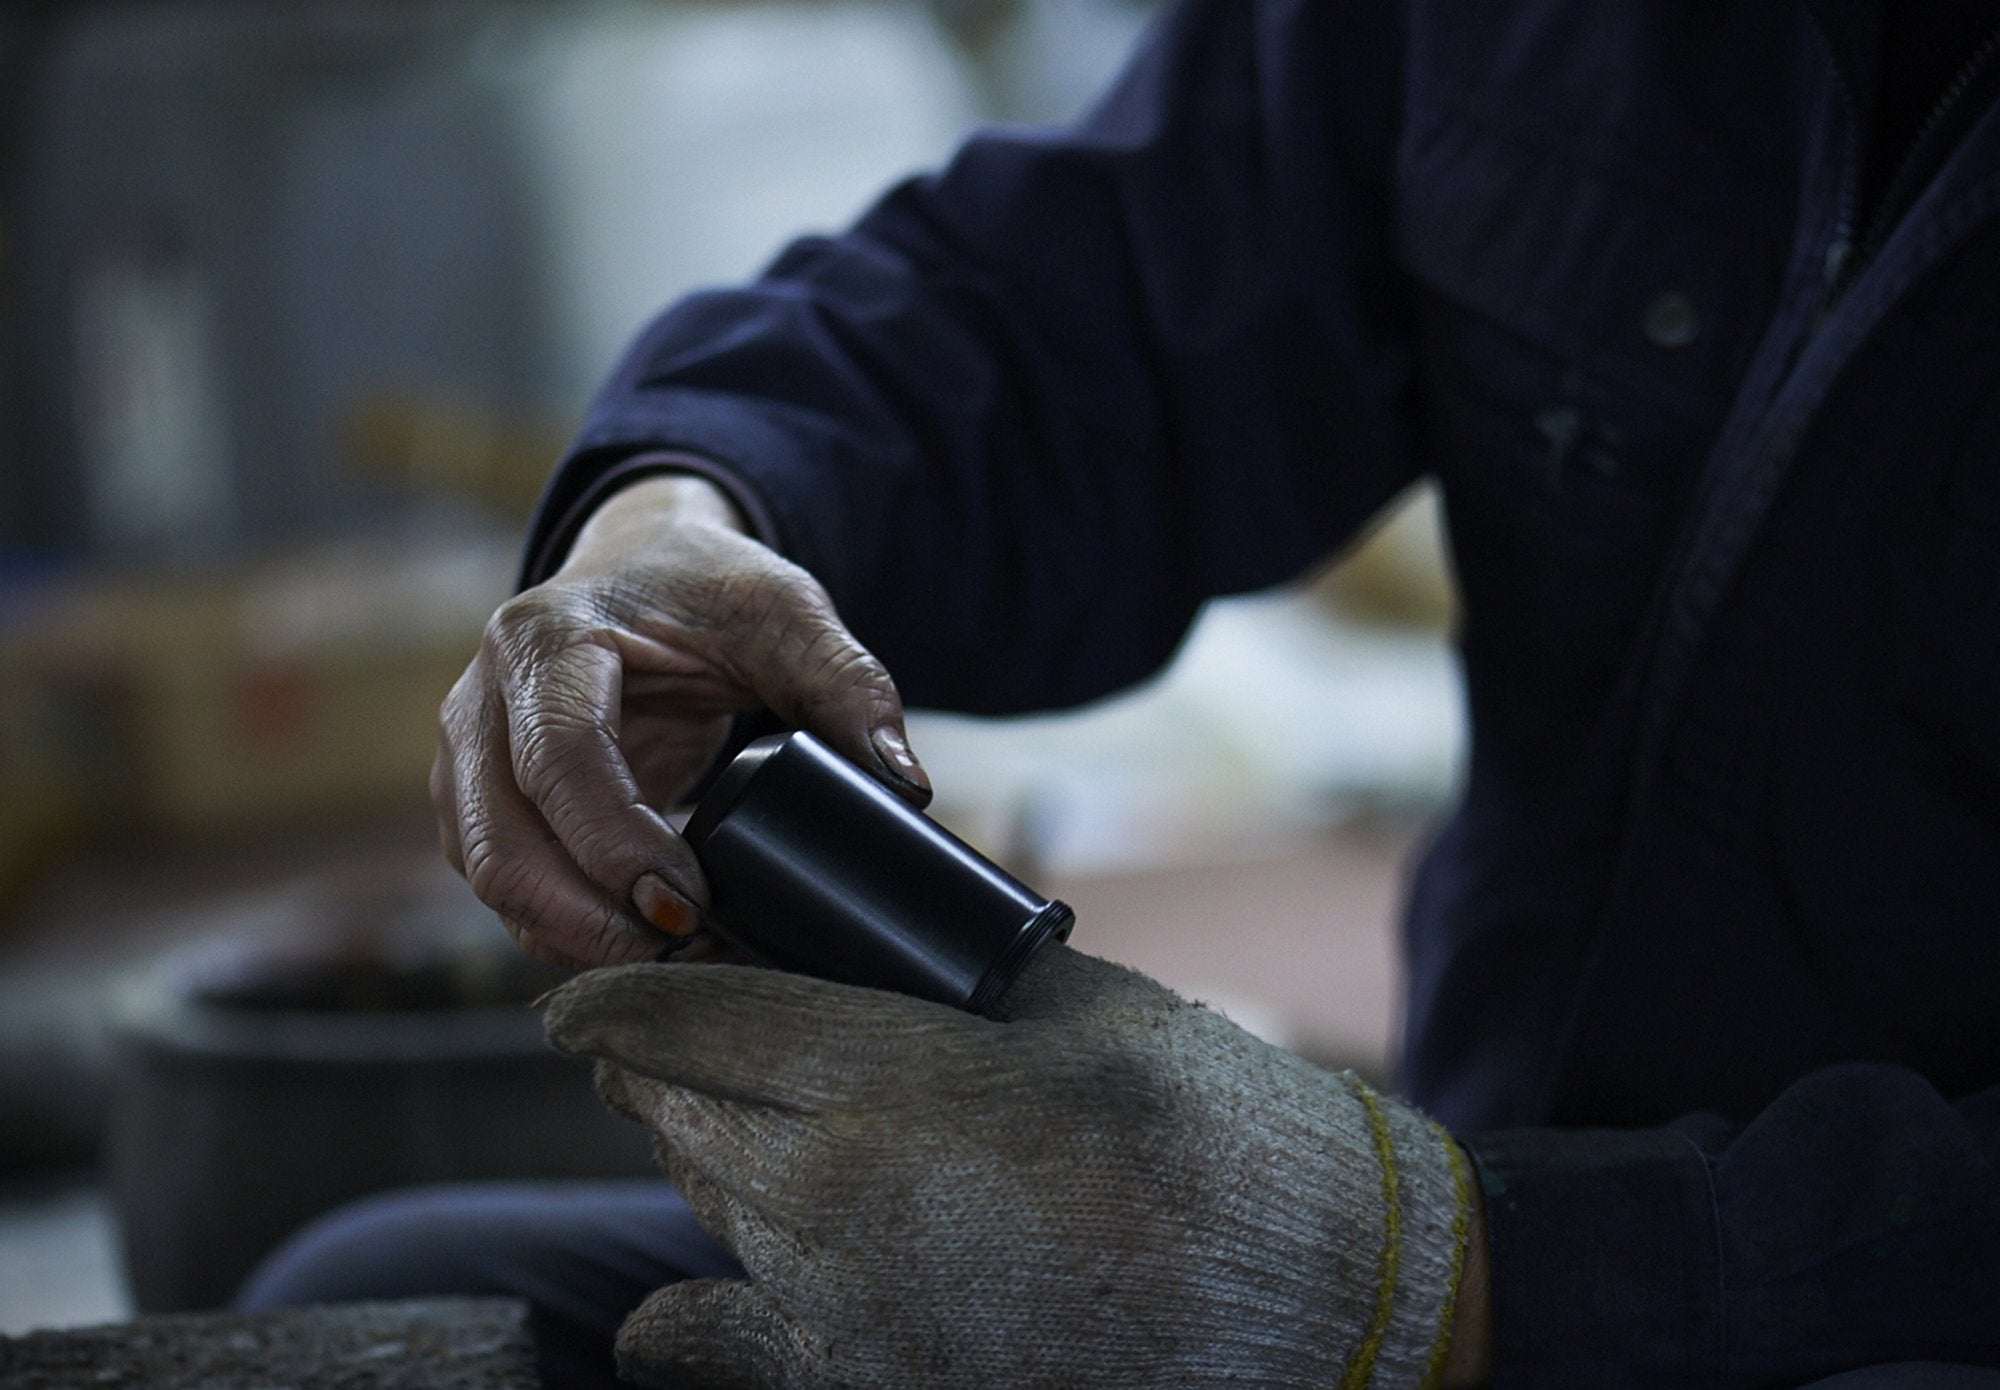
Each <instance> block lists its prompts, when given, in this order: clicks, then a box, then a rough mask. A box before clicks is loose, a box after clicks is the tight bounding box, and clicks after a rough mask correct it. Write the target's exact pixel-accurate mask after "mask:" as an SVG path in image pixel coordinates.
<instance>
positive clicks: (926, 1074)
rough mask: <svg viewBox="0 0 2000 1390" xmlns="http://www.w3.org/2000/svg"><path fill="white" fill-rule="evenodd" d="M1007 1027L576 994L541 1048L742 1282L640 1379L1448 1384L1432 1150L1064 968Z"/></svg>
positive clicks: (1370, 1113)
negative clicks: (654, 1153)
mask: <svg viewBox="0 0 2000 1390" xmlns="http://www.w3.org/2000/svg"><path fill="white" fill-rule="evenodd" d="M998 1012H999V1015H1000V1020H1001V1021H994V1020H988V1019H982V1018H978V1017H975V1016H973V1015H971V1014H965V1013H960V1012H958V1011H957V1010H954V1009H949V1008H946V1007H943V1006H941V1005H936V1004H930V1003H924V1002H921V1001H918V1000H914V999H908V998H905V997H902V996H900V995H893V994H887V993H883V992H881V991H877V990H867V989H856V988H853V987H850V986H843V985H834V984H828V983H825V982H823V981H820V980H813V979H808V978H805V977H802V976H797V975H787V974H781V973H779V972H777V971H771V970H760V969H753V968H748V967H742V966H732V965H695V966H690V965H635V966H625V967H621V968H615V969H607V970H598V971H593V972H590V973H588V974H586V975H583V976H581V977H579V978H577V979H576V980H573V981H572V982H570V983H569V984H568V985H565V986H564V987H563V988H562V989H561V990H560V991H559V992H558V993H557V994H556V995H555V996H554V999H553V1001H552V1003H551V1006H550V1008H549V1013H548V1020H547V1023H548V1031H549V1036H550V1038H551V1039H552V1040H553V1041H554V1042H555V1044H556V1046H557V1047H559V1048H561V1049H562V1050H564V1051H566V1052H583V1053H590V1054H593V1055H595V1056H597V1057H600V1058H602V1059H604V1061H603V1063H602V1064H600V1066H599V1068H598V1084H599V1086H600V1087H601V1089H602V1090H603V1092H604V1094H605V1096H606V1098H607V1099H608V1100H610V1102H611V1103H612V1104H613V1105H615V1106H616V1107H618V1109H620V1110H622V1111H623V1112H624V1113H626V1114H627V1115H630V1116H632V1117H633V1118H634V1119H636V1120H638V1121H640V1122H641V1123H642V1124H645V1125H647V1126H649V1127H651V1128H652V1129H653V1131H654V1132H655V1134H656V1135H657V1138H658V1144H657V1150H658V1154H659V1157H660V1161H661V1163H662V1165H663V1166H664V1167H665V1169H666V1171H667V1174H668V1176H669V1177H671V1178H672V1179H673V1180H674V1181H675V1182H676V1183H677V1184H678V1185H679V1186H680V1188H681V1190H682V1191H683V1192H684V1193H685V1194H686V1196H687V1198H688V1201H689V1202H690V1204H691V1205H692V1206H693V1207H694V1210H695V1212H696V1214H697V1215H698V1216H699V1217H700V1218H701V1221H702V1223H703V1224H704V1225H705V1226H707V1227H708V1229H709V1230H710V1231H711V1232H712V1233H713V1234H714V1235H716V1236H717V1237H718V1238H719V1239H720V1240H722V1241H723V1243H724V1244H726V1245H727V1246H728V1247H729V1248H730V1249H731V1250H733V1251H734V1252H735V1253H736V1256H737V1258H738V1259H739V1260H741V1261H742V1263H743V1265H744V1267H745V1268H746V1269H747V1270H748V1271H749V1275H750V1278H749V1280H748V1281H747V1282H745V1281H739V1280H714V1279H704V1280H695V1281H692V1282H689V1283H683V1284H674V1285H670V1286H668V1287H667V1288H664V1289H661V1290H659V1291H658V1292H656V1293H654V1294H653V1295H652V1296H651V1297H650V1298H648V1299H647V1300H646V1302H645V1303H644V1304H642V1305H641V1306H640V1307H639V1309H638V1310H637V1311H636V1312H634V1313H633V1314H632V1316H631V1317H630V1318H629V1319H628V1320H627V1321H626V1323H625V1326H624V1328H623V1330H622V1331H621V1333H620V1334H619V1338H618V1356H619V1365H620V1368H621V1370H622V1371H623V1373H624V1374H625V1375H626V1376H627V1377H628V1378H630V1379H634V1380H637V1381H639V1382H641V1383H642V1384H648V1385H660V1386H666V1385H672V1386H675V1387H680V1386H688V1385H698V1386H719V1387H738V1386H744V1387H751V1386H754V1387H782V1390H805V1387H815V1388H817V1387H863V1386H867V1387H897V1388H898V1390H901V1388H902V1387H910V1390H916V1388H917V1387H923V1388H924V1390H931V1388H932V1387H940V1386H951V1387H987V1386H992V1387H999V1386H1007V1387H1058V1386H1061V1387H1074V1386H1094V1387H1095V1386H1106V1387H1117V1386H1145V1387H1159V1386H1207V1385H1224V1384H1227V1385H1243V1386H1259V1387H1280V1386H1312V1387H1315V1390H1332V1388H1333V1387H1341V1388H1342V1390H1347V1388H1348V1387H1355V1388H1358V1387H1363V1386H1369V1387H1405V1386H1429V1385H1433V1384H1435V1383H1436V1381H1437V1379H1438V1376H1439V1373H1440V1369H1441V1367H1442V1364H1443V1360H1444V1351H1445V1347H1446V1345H1447V1343H1448V1341H1449V1339H1450V1330H1451V1329H1450V1321H1451V1309H1452V1306H1453V1301H1454V1299H1455V1297H1456V1291H1457V1281H1458V1273H1459V1269H1460V1265H1461V1261H1462V1258H1463V1251H1464V1246H1465V1236H1466V1228H1467V1222H1468V1219H1469V1201H1470V1186H1469V1183H1470V1179H1469V1176H1468V1174H1467V1172H1466V1168H1465V1160H1464V1158H1463V1156H1462V1155H1461V1154H1460V1152H1459V1150H1458V1147H1457V1145H1455V1144H1454V1143H1453V1142H1452V1140H1451V1138H1450V1136H1449V1135H1447V1134H1446V1133H1445V1132H1444V1130H1443V1129H1441V1128H1440V1127H1439V1126H1437V1125H1436V1124H1435V1123H1434V1122H1432V1121H1430V1120H1427V1119H1425V1118H1424V1117H1423V1116H1421V1115H1419V1114H1417V1113H1416V1112H1415V1111H1413V1110H1410V1109H1407V1108H1405V1107H1404V1106H1401V1105H1398V1104H1395V1103H1393V1102H1391V1101H1388V1100H1384V1099H1382V1098H1381V1097H1379V1096H1377V1095H1375V1094H1374V1093H1373V1092H1371V1091H1370V1090H1368V1088H1367V1087H1365V1086H1363V1085H1362V1084H1361V1082H1360V1081H1359V1080H1358V1079H1356V1078H1355V1077H1354V1076H1353V1075H1352V1074H1346V1073H1343V1074H1339V1075H1335V1074H1332V1073H1329V1072H1325V1071H1322V1070H1320V1069H1318V1068H1315V1067H1313V1066H1311V1065H1310V1064H1308V1063H1306V1062H1304V1061H1301V1060H1300V1059H1298V1058H1297V1057H1294V1056H1292V1055H1291V1054H1289V1053H1286V1052H1283V1051H1280V1050H1279V1049H1277V1048H1274V1047H1270V1046H1268V1045H1266V1044H1264V1043H1261V1042H1259V1041H1258V1040H1257V1039H1255V1038H1253V1037H1251V1036H1250V1035H1249V1034H1248V1033H1245V1032H1244V1031H1243V1030H1242V1029H1240V1028H1238V1027H1236V1025H1234V1024H1233V1023H1230V1022H1229V1021H1228V1020H1227V1019H1225V1018H1223V1017H1221V1016H1220V1015H1218V1014H1215V1013H1212V1012H1210V1011H1209V1010H1207V1009H1204V1008H1202V1007H1200V1006H1198V1005H1195V1004H1190V1003H1188V1002H1186V1001H1184V1000H1182V999H1180V998H1179V997H1177V996H1176V995H1174V994H1173V993H1171V992H1170V991H1169V990H1167V989H1165V988H1164V987H1162V986H1161V985H1158V984H1156V983H1154V982H1153V981H1152V980H1149V979H1147V978H1146V977H1145V976H1143V975H1139V974H1135V973H1134V972H1132V971H1129V970H1126V969H1123V968H1121V967H1119V966H1115V965H1111V964H1109V963H1107V962H1105V961H1101V960H1097V959H1094V958H1092V957H1090V956H1085V955H1080V954H1078V953H1077V952H1075V951H1072V950H1070V949H1069V948H1067V947H1060V946H1051V947H1048V948H1046V949H1044V950H1043V951H1042V952H1041V953H1040V954H1039V955H1038V956H1037V957H1036V959H1035V960H1034V961H1033V962H1032V963H1031V964H1030V966H1029V968H1028V970H1027V972H1026V973H1025V974H1024V975H1023V977H1022V979H1021V980H1020V982H1019V983H1017V984H1016V985H1015V986H1014V988H1013V990H1012V991H1011V992H1010V993H1009V994H1008V995H1007V996H1006V998H1005V999H1004V1000H1003V1001H1002V1005H1001V1008H1000V1010H999V1011H998Z"/></svg>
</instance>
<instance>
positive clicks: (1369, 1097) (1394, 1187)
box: [1340, 1073, 1403, 1390]
mask: <svg viewBox="0 0 2000 1390" xmlns="http://www.w3.org/2000/svg"><path fill="white" fill-rule="evenodd" d="M1346 1080H1347V1084H1348V1086H1349V1088H1350V1089H1352V1090H1353V1092H1354V1095H1355V1097H1356V1099H1358V1100H1359V1101H1360V1102H1361V1103H1362V1105H1363V1106H1365V1107H1367V1110H1368V1132H1369V1133H1370V1134H1371V1135H1373V1136H1374V1139H1375V1155H1376V1157H1377V1158H1379V1159H1381V1161H1382V1203H1383V1206H1384V1207H1385V1208H1386V1209H1387V1214H1386V1215H1385V1216H1384V1217H1383V1219H1382V1227H1383V1230H1382V1235H1383V1245H1382V1274H1381V1278H1380V1279H1379V1280H1378V1281H1377V1282H1376V1285H1375V1316H1374V1318H1373V1319H1372V1320H1371V1321H1370V1322H1369V1324H1368V1335H1367V1336H1366V1337H1363V1338H1362V1339H1361V1345H1360V1346H1359V1347H1357V1348H1355V1352H1354V1359H1353V1360H1352V1361H1350V1362H1349V1363H1348V1366H1347V1374H1346V1375H1345V1376H1343V1377H1342V1378H1341V1381H1340V1390H1365V1387H1366V1386H1367V1385H1368V1382H1369V1380H1370V1378H1371V1377H1373V1376H1374V1374H1375V1356H1376V1353H1377V1352H1379V1351H1380V1350H1381V1349H1382V1338H1383V1337H1384V1336H1386V1335H1387V1334H1388V1331H1389V1315H1390V1313H1391V1312H1393V1311H1394V1309H1395V1305H1396V1274H1397V1270H1398V1267H1399V1266H1400V1265H1401V1264H1402V1259H1403V1201H1402V1185H1403V1184H1402V1179H1401V1178H1400V1177H1399V1176H1398V1175H1397V1173H1396V1150H1395V1146H1394V1145H1393V1144H1392V1143H1391V1142H1390V1139H1389V1117H1388V1116H1387V1115H1386V1114H1384V1113H1383V1111H1382V1102H1381V1100H1380V1099H1378V1098H1377V1096H1376V1095H1375V1093H1374V1092H1373V1091H1371V1090H1369V1089H1368V1088H1367V1087H1366V1086H1364V1085H1363V1084H1362V1083H1361V1080H1360V1078H1359V1077H1356V1076H1354V1075H1353V1074H1352V1073H1349V1074H1348V1076H1347V1078H1346Z"/></svg>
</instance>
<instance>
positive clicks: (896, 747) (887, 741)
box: [874, 724, 931, 792]
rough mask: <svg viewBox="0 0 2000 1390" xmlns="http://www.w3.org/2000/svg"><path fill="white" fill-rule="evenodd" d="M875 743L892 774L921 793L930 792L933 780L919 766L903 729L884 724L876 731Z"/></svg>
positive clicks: (877, 750)
mask: <svg viewBox="0 0 2000 1390" xmlns="http://www.w3.org/2000/svg"><path fill="white" fill-rule="evenodd" d="M874 742H875V751H876V753H877V754H879V755H880V756H881V759H882V761H883V762H885V763H887V764H888V765H889V770H890V771H891V772H893V773H895V774H896V776H898V777H900V778H902V779H903V780H904V781H905V782H908V783H909V784H910V785H911V786H913V787H915V788H916V789H917V790H919V791H922V792H929V791H930V789H931V779H930V778H929V777H928V776H926V775H925V774H924V770H923V768H922V766H920V765H919V764H918V762H917V755H916V754H915V753H912V752H911V751H910V745H909V742H908V740H906V739H905V738H904V737H903V731H902V730H901V729H898V728H896V727H895V726H894V725H892V724H884V725H883V726H882V727H881V728H879V729H877V730H876V731H875V738H874Z"/></svg>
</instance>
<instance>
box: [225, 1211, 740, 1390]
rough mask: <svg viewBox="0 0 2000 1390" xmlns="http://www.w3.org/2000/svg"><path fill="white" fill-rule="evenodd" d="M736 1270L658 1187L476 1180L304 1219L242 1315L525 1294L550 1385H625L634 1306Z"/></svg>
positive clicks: (245, 1300) (267, 1265)
mask: <svg viewBox="0 0 2000 1390" xmlns="http://www.w3.org/2000/svg"><path fill="white" fill-rule="evenodd" d="M741 1277H743V1268H742V1266H741V1265H739V1264H737V1263H736V1261H735V1259H734V1258H732V1257H731V1256H730V1254H729V1252H728V1251H726V1250H724V1249H723V1248H722V1247H721V1246H720V1245H718V1244H716V1243H715V1241H714V1240H713V1239H711V1238H710V1237H709V1235H708V1233H707V1232H706V1231H704V1230H702V1228H701V1226H700V1224H699V1223H697V1222H696V1221H695V1219H694V1213H693V1212H691V1211H689V1210H688V1206H687V1203H686V1202H684V1201H683V1200H681V1195H680V1194H679V1193H678V1192H676V1191H674V1189H673V1188H672V1187H670V1186H668V1185H667V1184H666V1183H665V1182H663V1181H651V1180H647V1181H637V1182H589V1183H481V1184H468V1185H463V1186H450V1187H419V1188H410V1189H406V1190H404V1191H401V1192H391V1193H386V1194H384V1195H382V1196H379V1197H369V1198H364V1199H363V1200H361V1201H358V1202H355V1203H352V1204H351V1205H349V1206H345V1207H342V1208H340V1209H339V1210H338V1211H335V1212H332V1213H330V1214H328V1215H326V1216H323V1217H321V1218H320V1219H319V1220H317V1221H315V1222H313V1223H312V1224H310V1225H308V1226H307V1227H305V1228H304V1229H303V1230H301V1231H299V1232H298V1233H297V1234H296V1235H294V1236H293V1237H292V1238H291V1239H290V1240H289V1241H287V1242H286V1243H285V1244H284V1245H282V1246H280V1247H279V1248H278V1249H277V1251H275V1252H274V1253H273V1254H272V1255H271V1256H270V1257H269V1258H267V1259H266V1260H265V1261H264V1262H263V1264H261V1265H260V1266H258V1268H257V1269H256V1270H255V1271H254V1272H252V1274H251V1275H250V1278H249V1280H248V1281H247V1282H246V1283H245V1284H244V1286H243V1289H242V1291H241V1292H240V1293H239V1294H238V1295H237V1298H236V1304H237V1306H238V1307H239V1308H242V1309H244V1310H246V1311H256V1310H258V1309H263V1308H284V1307H293V1306H296V1305H299V1304H303V1303H340V1302H345V1301H348V1300H352V1299H364V1298H417V1297H422V1296H424V1295H435V1294H505V1295H509V1296H512V1297H515V1298H523V1299H526V1300H527V1301H528V1304H529V1307H530V1308H531V1309H532V1310H533V1316H534V1329H535V1341H536V1345H537V1348H538V1349H539V1352H540V1356H541V1372H542V1383H543V1384H544V1385H545V1386H548V1387H550V1390H599V1387H604V1388H605V1390H609V1388H610V1387H614V1386H620V1385H624V1384H625V1382H624V1381H621V1380H619V1379H618V1374H617V1370H616V1368H615V1365H614V1362H613V1360H612V1351H611V1347H612V1341H613V1339H614V1338H615V1337H616V1336H617V1333H618V1325H619V1324H620V1323H621V1322H623V1321H624V1320H625V1315H626V1314H627V1313H629V1312H631V1311H632V1310H633V1309H634V1308H636V1307H638V1306H639V1303H640V1300H642V1299H644V1298H645V1296H646V1295H647V1294H649V1293H651V1292H652V1291H653V1290H654V1289H657V1288H659V1287H660V1286H661V1285H662V1284H671V1283H673V1282H675V1281H676V1280H680V1279H717V1278H720V1279H730V1278H741Z"/></svg>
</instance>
